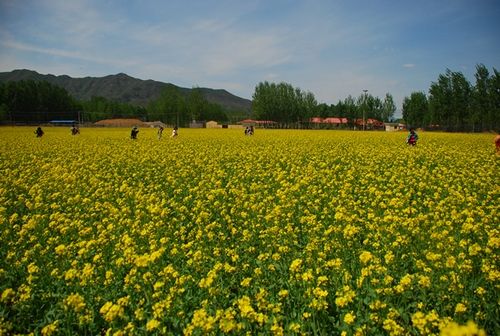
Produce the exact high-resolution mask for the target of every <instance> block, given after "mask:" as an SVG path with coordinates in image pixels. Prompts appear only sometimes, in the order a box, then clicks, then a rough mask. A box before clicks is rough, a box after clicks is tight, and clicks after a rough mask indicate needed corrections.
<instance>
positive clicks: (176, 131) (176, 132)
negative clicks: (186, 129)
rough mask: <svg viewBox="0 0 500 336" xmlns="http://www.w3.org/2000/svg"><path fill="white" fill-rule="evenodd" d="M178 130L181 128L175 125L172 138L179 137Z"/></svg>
mask: <svg viewBox="0 0 500 336" xmlns="http://www.w3.org/2000/svg"><path fill="white" fill-rule="evenodd" d="M178 130H179V128H178V127H177V126H175V127H174V129H173V130H172V138H177V136H178V135H179V132H178Z"/></svg>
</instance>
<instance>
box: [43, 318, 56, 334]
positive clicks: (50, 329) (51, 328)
mask: <svg viewBox="0 0 500 336" xmlns="http://www.w3.org/2000/svg"><path fill="white" fill-rule="evenodd" d="M58 326H59V320H56V321H54V322H52V323H50V324H47V325H46V326H45V327H43V328H42V335H43V336H51V335H54V334H55V333H57V330H58Z"/></svg>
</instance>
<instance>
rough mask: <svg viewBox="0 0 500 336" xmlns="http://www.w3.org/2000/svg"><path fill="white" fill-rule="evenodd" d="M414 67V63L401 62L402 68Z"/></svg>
mask: <svg viewBox="0 0 500 336" xmlns="http://www.w3.org/2000/svg"><path fill="white" fill-rule="evenodd" d="M414 67H415V64H413V63H405V64H403V68H414Z"/></svg>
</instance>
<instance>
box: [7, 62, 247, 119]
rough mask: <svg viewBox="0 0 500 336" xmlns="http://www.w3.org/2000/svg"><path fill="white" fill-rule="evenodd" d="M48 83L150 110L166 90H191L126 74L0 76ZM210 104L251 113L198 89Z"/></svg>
mask: <svg viewBox="0 0 500 336" xmlns="http://www.w3.org/2000/svg"><path fill="white" fill-rule="evenodd" d="M20 80H34V81H47V82H49V83H51V84H54V85H58V86H60V87H62V88H64V89H66V91H68V93H69V94H70V95H72V96H73V97H74V98H76V99H78V100H89V99H91V98H92V97H94V96H100V97H104V98H107V99H110V100H113V101H118V102H121V103H129V104H134V105H140V106H147V104H148V103H149V102H151V101H154V100H155V99H157V98H158V97H159V96H160V94H161V92H162V90H163V89H164V88H165V87H167V86H174V87H176V88H178V89H179V91H180V92H181V93H182V94H184V95H187V94H189V92H190V91H191V90H192V89H188V88H183V87H179V86H176V85H174V84H171V83H164V82H159V81H155V80H151V79H148V80H142V79H138V78H134V77H131V76H129V75H127V74H124V73H119V74H116V75H109V76H104V77H84V78H72V77H70V76H67V75H60V76H55V75H51V74H48V75H43V74H40V73H38V72H36V71H33V70H26V69H22V70H13V71H10V72H0V83H3V82H8V81H20ZM199 89H200V91H201V93H202V95H203V96H204V97H205V99H207V100H208V101H209V102H212V103H217V104H219V105H221V106H223V107H224V108H225V109H227V110H228V111H240V112H245V113H250V110H251V107H252V101H251V100H248V99H244V98H241V97H238V96H235V95H233V94H231V93H229V92H228V91H226V90H223V89H210V88H199Z"/></svg>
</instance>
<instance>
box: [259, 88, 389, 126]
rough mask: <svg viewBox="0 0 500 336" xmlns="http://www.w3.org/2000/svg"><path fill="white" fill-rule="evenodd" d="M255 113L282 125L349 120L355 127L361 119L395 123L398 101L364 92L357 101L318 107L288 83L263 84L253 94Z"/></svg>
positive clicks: (346, 100) (313, 101) (348, 100)
mask: <svg viewBox="0 0 500 336" xmlns="http://www.w3.org/2000/svg"><path fill="white" fill-rule="evenodd" d="M252 98H253V101H252V110H253V114H254V117H255V118H256V119H260V120H272V121H275V122H278V123H288V124H289V123H308V122H309V121H310V119H311V118H312V117H322V118H327V117H341V118H347V120H348V123H349V124H350V125H351V126H353V125H354V123H355V121H356V120H357V119H363V118H365V119H368V118H373V119H377V120H380V121H385V122H388V121H391V120H392V119H393V117H394V112H395V111H396V106H395V104H394V99H393V97H392V95H391V94H390V93H387V94H386V95H385V97H384V100H382V99H380V98H379V97H374V96H372V95H371V94H369V93H367V92H364V93H362V94H360V95H359V96H358V97H357V98H354V97H352V96H348V97H347V98H345V99H344V100H343V101H339V102H338V103H337V104H331V105H328V104H325V103H321V104H318V102H317V101H316V98H315V97H314V94H312V93H311V92H306V91H302V90H301V89H300V88H294V87H293V86H292V85H291V84H288V83H284V82H282V83H279V84H276V83H269V82H267V81H266V82H260V83H259V84H258V85H257V86H256V87H255V92H254V94H253V97H252Z"/></svg>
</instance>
